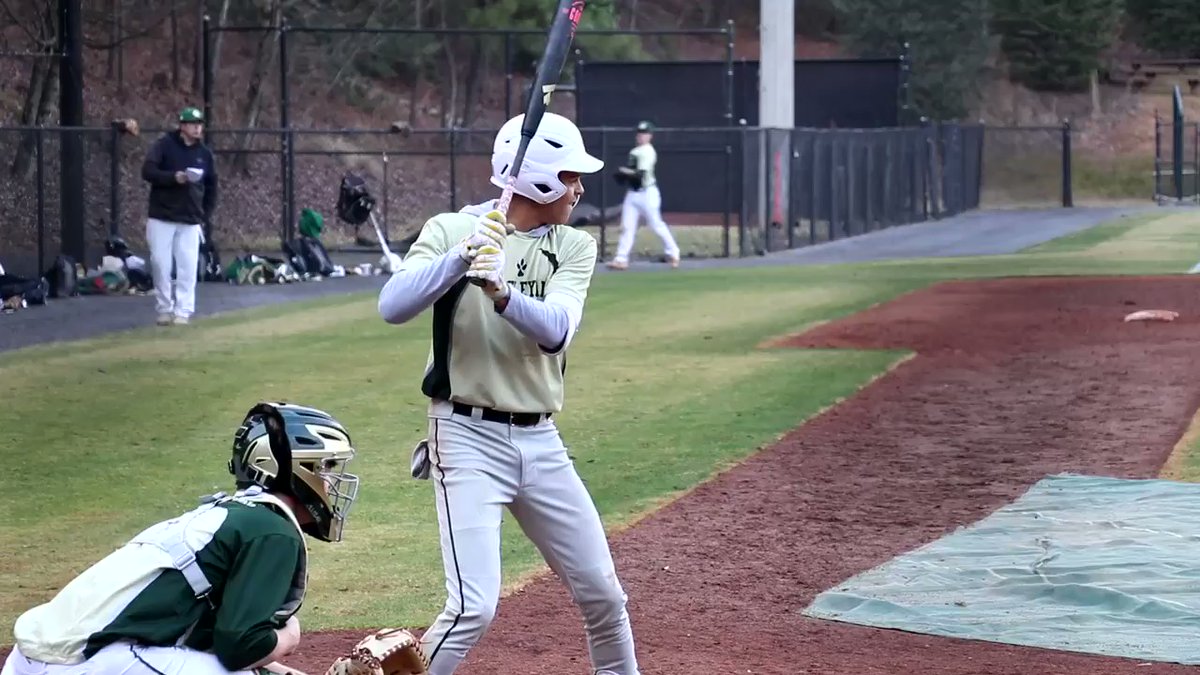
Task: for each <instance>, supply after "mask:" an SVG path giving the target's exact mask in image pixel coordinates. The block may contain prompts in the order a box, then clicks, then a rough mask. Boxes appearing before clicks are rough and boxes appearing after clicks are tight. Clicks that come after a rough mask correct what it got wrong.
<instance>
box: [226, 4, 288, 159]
mask: <svg viewBox="0 0 1200 675" xmlns="http://www.w3.org/2000/svg"><path fill="white" fill-rule="evenodd" d="M282 18H283V2H282V0H273V1H272V3H271V18H270V24H269V25H270V26H271V27H272V28H278V27H279V25H280V20H281V19H282ZM278 52H279V31H278V30H272V31H270V32H269V33H267V34H266V35H263V37H262V39H261V40H259V42H258V51H257V53H256V54H255V57H254V72H253V74H252V75H251V77H250V86H249V88H248V89H247V90H246V99H245V103H244V105H243V106H242V116H241V117H242V120H243V121H242V128H244V129H254V128H255V127H256V126H258V116H259V114H260V113H261V112H262V95H263V80H264V79H266V76H267V72H268V71H270V70H271V67H272V66H273V65H275V55H276V54H277V53H278ZM254 135H255V134H250V133H245V134H242V137H241V139H240V140H239V141H238V144H237V150H236V152H235V156H234V159H233V167H234V169H235V170H236V171H240V172H241V173H242V174H244V175H247V176H248V175H250V166H249V162H248V161H247V158H248V157H249V155H248V154H246V152H245V151H246V150H247V149H248V146H249V145H250V139H251V138H252V137H253V136H254Z"/></svg>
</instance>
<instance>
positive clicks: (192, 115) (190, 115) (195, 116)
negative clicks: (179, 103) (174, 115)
mask: <svg viewBox="0 0 1200 675" xmlns="http://www.w3.org/2000/svg"><path fill="white" fill-rule="evenodd" d="M179 121H180V122H203V121H204V113H202V112H200V109H199V108H184V109H183V110H180V111H179Z"/></svg>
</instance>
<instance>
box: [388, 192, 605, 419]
mask: <svg viewBox="0 0 1200 675" xmlns="http://www.w3.org/2000/svg"><path fill="white" fill-rule="evenodd" d="M475 220H476V218H475V217H474V216H472V215H470V214H467V213H444V214H441V215H438V216H435V217H433V218H432V219H430V220H429V221H428V222H427V223H426V224H425V227H424V229H422V231H421V234H420V236H419V237H418V238H417V240H416V242H414V243H413V245H412V248H411V249H409V252H408V254H407V255H406V256H405V262H408V261H429V260H434V259H436V258H438V257H440V256H442V255H444V254H446V253H447V252H448V251H449V250H450V249H451V248H452V247H453V246H454V245H455V244H457V243H458V242H460V241H461V240H462V239H463V238H464V237H466V236H468V235H469V234H471V233H472V232H473V231H474V228H475ZM504 254H505V270H504V278H505V280H506V281H507V282H508V283H509V285H510V286H512V287H513V289H514V290H515V291H517V292H520V293H523V294H524V295H526V296H528V297H531V298H535V299H538V300H544V299H545V298H546V297H547V296H548V295H550V294H557V293H562V294H566V295H567V296H570V297H571V298H573V299H574V300H576V301H578V303H579V305H580V306H582V305H583V303H584V301H585V300H586V298H587V293H588V287H589V285H590V284H591V279H592V274H593V272H594V271H595V266H596V240H595V238H594V237H592V235H590V234H588V233H587V232H584V231H583V230H579V229H576V228H573V227H569V226H567V225H549V226H543V227H540V228H537V229H536V230H533V231H532V232H528V233H524V232H516V233H514V234H512V235H510V236H509V237H508V240H507V241H506V243H505V245H504ZM565 371H566V355H565V354H564V353H562V352H559V353H555V354H550V353H547V352H546V350H543V349H542V348H541V347H540V346H539V345H538V344H537V342H536V341H535V340H532V339H530V338H528V337H526V336H525V335H523V334H522V333H521V332H520V331H518V330H517V329H516V328H515V327H513V326H512V324H510V323H509V322H508V321H507V320H505V319H504V318H503V317H502V316H501V315H500V314H498V313H497V312H496V310H495V308H494V306H493V304H492V301H491V300H490V299H489V298H488V297H487V295H485V294H484V293H483V291H482V290H481V289H479V288H478V287H476V286H474V285H471V284H469V283H468V282H467V280H466V279H465V278H463V279H460V280H459V281H458V282H456V283H455V284H454V286H452V287H451V288H450V290H449V291H447V292H446V293H445V294H444V295H443V296H442V297H441V298H439V299H438V300H437V301H436V302H434V304H433V339H432V344H431V346H430V351H429V359H428V362H427V365H426V372H425V379H424V381H423V382H422V385H421V391H422V392H423V393H424V394H425V395H426V396H429V397H430V398H434V399H441V400H448V401H457V402H462V403H467V404H470V405H474V406H482V407H488V408H496V409H498V410H504V411H508V412H530V413H542V412H559V411H560V410H562V405H563V377H564V374H565Z"/></svg>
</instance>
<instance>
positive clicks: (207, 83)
mask: <svg viewBox="0 0 1200 675" xmlns="http://www.w3.org/2000/svg"><path fill="white" fill-rule="evenodd" d="M202 32H203V36H202V38H201V43H200V51H201V59H202V60H203V62H204V63H203V70H204V79H203V80H202V82H203V85H202V87H201V90H202V92H203V94H202V97H203V99H204V123H205V125H206V126H208V127H209V128H212V123H213V116H212V85H213V70H212V19H210V18H209V16H208V15H207V14H205V15H204V27H203V30H202ZM209 141H210V143H211V141H212V137H211V136H210V137H209Z"/></svg>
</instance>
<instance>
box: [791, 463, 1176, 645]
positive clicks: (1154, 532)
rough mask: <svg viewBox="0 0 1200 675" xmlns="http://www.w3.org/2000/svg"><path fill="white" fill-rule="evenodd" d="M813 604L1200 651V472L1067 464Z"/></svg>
mask: <svg viewBox="0 0 1200 675" xmlns="http://www.w3.org/2000/svg"><path fill="white" fill-rule="evenodd" d="M804 614H806V615H807V616H811V617H816V618H822V619H830V620H835V621H843V622H847V623H853V624H859V625H864V626H874V627H879V628H893V629H898V630H904V631H909V632H914V633H925V634H930V635H942V636H950V637H956V638H967V639H976V640H987V641H991V642H1003V643H1009V644H1014V645H1026V646H1034V647H1044V648H1050V649H1061V650H1067V651H1074V652H1088V653H1095V654H1104V655H1109V656H1122V657H1128V658H1134V659H1140V660H1143V661H1169V662H1176V663H1184V664H1200V485H1196V484H1190V483H1180V482H1175V481H1166V480H1124V479H1115V478H1102V477H1091V476H1078V475H1071V474H1062V475H1056V476H1051V477H1048V478H1045V479H1043V480H1041V481H1039V482H1038V483H1036V484H1035V485H1034V486H1033V487H1032V488H1031V489H1030V490H1029V491H1028V492H1027V493H1025V494H1024V495H1023V496H1022V497H1021V498H1020V499H1018V500H1017V501H1016V502H1014V503H1012V504H1010V505H1008V506H1006V507H1004V508H1002V509H1000V510H998V511H996V512H995V513H993V514H992V515H990V516H989V517H987V518H985V519H983V520H981V521H979V522H977V523H975V524H973V525H970V526H968V527H964V528H960V529H959V530H957V531H956V532H954V533H952V534H950V535H947V536H945V537H943V538H941V539H939V540H937V541H935V542H933V543H931V544H928V545H926V546H923V547H921V548H919V549H917V550H915V551H912V552H910V553H907V554H905V555H902V556H900V557H897V558H894V559H892V560H891V561H889V562H887V563H885V564H884V565H881V566H879V567H877V568H875V569H872V570H869V571H867V572H865V573H863V574H860V575H858V576H855V577H853V578H851V579H849V580H847V581H846V582H844V583H842V584H841V585H839V586H837V587H836V588H833V589H830V590H828V591H826V592H825V593H822V594H820V595H819V596H817V597H816V598H815V599H814V600H813V602H812V604H811V605H809V607H808V608H806V609H805V610H804Z"/></svg>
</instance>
